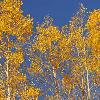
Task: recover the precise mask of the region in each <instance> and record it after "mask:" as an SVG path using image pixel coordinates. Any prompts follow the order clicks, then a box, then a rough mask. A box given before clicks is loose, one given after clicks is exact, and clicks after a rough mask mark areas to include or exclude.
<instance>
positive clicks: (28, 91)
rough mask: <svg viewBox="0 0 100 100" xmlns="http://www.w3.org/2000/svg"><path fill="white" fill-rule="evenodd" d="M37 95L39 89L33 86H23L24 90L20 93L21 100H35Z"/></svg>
mask: <svg viewBox="0 0 100 100" xmlns="http://www.w3.org/2000/svg"><path fill="white" fill-rule="evenodd" d="M39 94H40V91H39V89H37V88H35V87H33V86H25V88H24V89H23V90H22V91H20V96H21V100H28V99H29V100H30V99H34V100H37V98H38V96H39Z"/></svg>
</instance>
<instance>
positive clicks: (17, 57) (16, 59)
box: [5, 51, 24, 65]
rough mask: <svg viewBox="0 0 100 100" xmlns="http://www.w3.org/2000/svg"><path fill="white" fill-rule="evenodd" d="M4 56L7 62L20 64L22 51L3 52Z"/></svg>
mask: <svg viewBox="0 0 100 100" xmlns="http://www.w3.org/2000/svg"><path fill="white" fill-rule="evenodd" d="M5 56H6V58H7V60H8V61H9V62H12V63H13V64H18V65H19V64H20V63H21V62H22V61H23V59H24V58H23V53H22V52H20V51H17V52H14V53H5Z"/></svg>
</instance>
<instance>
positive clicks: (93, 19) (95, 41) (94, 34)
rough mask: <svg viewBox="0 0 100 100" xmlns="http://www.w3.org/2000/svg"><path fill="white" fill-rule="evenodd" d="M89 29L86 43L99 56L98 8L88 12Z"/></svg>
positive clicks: (99, 29) (99, 12)
mask: <svg viewBox="0 0 100 100" xmlns="http://www.w3.org/2000/svg"><path fill="white" fill-rule="evenodd" d="M86 26H87V29H88V31H89V36H88V45H89V46H91V47H92V52H93V54H94V55H95V56H98V57H100V10H99V9H98V10H94V11H93V12H91V13H90V16H89V19H88V21H87V25H86Z"/></svg>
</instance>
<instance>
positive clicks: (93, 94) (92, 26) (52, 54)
mask: <svg viewBox="0 0 100 100" xmlns="http://www.w3.org/2000/svg"><path fill="white" fill-rule="evenodd" d="M42 3H43V2H42ZM51 3H52V2H51ZM21 5H22V1H21V0H4V1H1V2H0V23H1V24H0V36H1V37H0V99H1V100H44V99H47V100H49V99H50V100H67V99H72V100H75V99H76V100H77V99H78V100H80V99H81V100H91V99H94V100H95V99H98V98H99V93H98V91H99V89H100V82H99V79H100V54H99V52H100V9H94V10H92V11H91V12H89V11H87V9H86V8H85V7H84V6H83V4H80V7H79V9H78V10H77V11H76V12H75V14H74V15H73V16H72V17H71V20H70V22H69V24H67V25H63V26H61V27H59V26H56V25H54V20H55V18H54V20H53V18H52V17H50V16H46V17H45V18H44V21H43V22H42V23H39V24H37V26H36V30H35V31H34V30H33V29H34V26H33V23H34V20H33V19H34V18H30V15H26V16H24V15H23V11H22V10H21ZM62 21H63V20H62ZM99 92H100V91H99Z"/></svg>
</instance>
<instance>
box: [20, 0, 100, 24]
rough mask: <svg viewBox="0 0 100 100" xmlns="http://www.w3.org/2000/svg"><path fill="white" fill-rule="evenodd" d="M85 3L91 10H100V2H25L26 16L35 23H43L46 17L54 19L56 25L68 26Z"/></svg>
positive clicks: (46, 0)
mask: <svg viewBox="0 0 100 100" xmlns="http://www.w3.org/2000/svg"><path fill="white" fill-rule="evenodd" d="M80 3H83V4H84V6H85V7H86V8H87V9H88V10H89V11H91V10H93V9H98V8H99V9H100V0H23V6H22V10H23V11H24V15H26V14H30V15H31V17H34V22H35V25H36V22H39V23H41V22H42V21H43V18H44V17H45V16H46V15H50V16H51V17H53V18H54V24H55V25H57V26H62V25H65V24H67V23H68V22H69V21H70V19H71V17H72V16H73V14H75V12H76V11H77V10H78V8H79V4H80Z"/></svg>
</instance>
